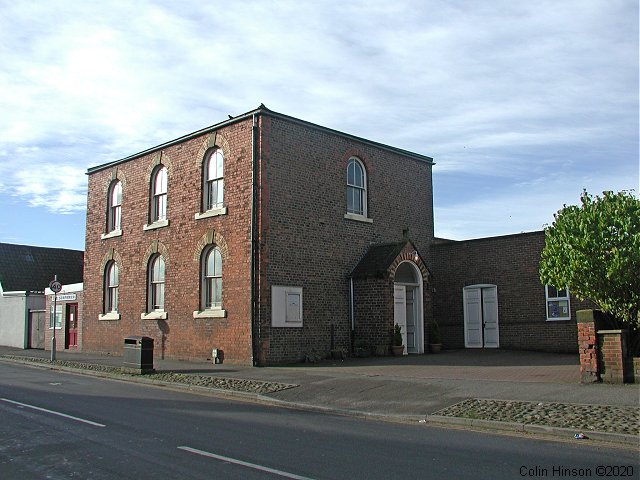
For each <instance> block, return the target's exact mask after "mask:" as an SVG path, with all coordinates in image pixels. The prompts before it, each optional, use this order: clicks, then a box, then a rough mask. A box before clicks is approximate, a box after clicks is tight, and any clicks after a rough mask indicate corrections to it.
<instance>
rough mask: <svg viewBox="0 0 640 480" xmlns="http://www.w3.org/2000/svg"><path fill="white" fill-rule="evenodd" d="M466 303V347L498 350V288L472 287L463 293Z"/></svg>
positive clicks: (465, 289) (491, 286)
mask: <svg viewBox="0 0 640 480" xmlns="http://www.w3.org/2000/svg"><path fill="white" fill-rule="evenodd" d="M462 293H463V294H462V297H463V302H464V346H465V347H467V348H483V347H484V348H498V347H499V346H500V333H499V330H498V288H497V287H496V286H495V285H472V286H470V287H465V288H464V289H463V291H462Z"/></svg>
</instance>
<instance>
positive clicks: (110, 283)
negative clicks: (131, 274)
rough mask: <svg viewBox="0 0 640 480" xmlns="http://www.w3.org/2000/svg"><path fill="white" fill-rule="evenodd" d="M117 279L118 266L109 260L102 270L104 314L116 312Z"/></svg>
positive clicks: (118, 275) (118, 279) (118, 280)
mask: <svg viewBox="0 0 640 480" xmlns="http://www.w3.org/2000/svg"><path fill="white" fill-rule="evenodd" d="M119 277H120V274H119V272H118V265H117V264H116V262H114V261H113V260H111V261H110V262H109V263H107V266H106V267H105V270H104V313H111V312H117V311H118V285H119V282H120V278H119Z"/></svg>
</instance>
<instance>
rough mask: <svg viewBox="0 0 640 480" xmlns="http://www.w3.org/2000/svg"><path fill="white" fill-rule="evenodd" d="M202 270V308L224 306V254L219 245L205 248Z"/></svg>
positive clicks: (209, 308) (208, 308)
mask: <svg viewBox="0 0 640 480" xmlns="http://www.w3.org/2000/svg"><path fill="white" fill-rule="evenodd" d="M201 270H202V279H201V296H202V306H201V308H202V309H204V310H211V309H218V308H222V255H221V254H220V250H218V248H217V247H214V246H211V247H209V248H207V249H206V250H204V252H203V253H202V267H201Z"/></svg>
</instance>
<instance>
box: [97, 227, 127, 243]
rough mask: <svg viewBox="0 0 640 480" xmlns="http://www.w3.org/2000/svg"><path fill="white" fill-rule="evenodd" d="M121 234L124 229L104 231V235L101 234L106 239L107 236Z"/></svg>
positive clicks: (118, 235) (111, 236)
mask: <svg viewBox="0 0 640 480" xmlns="http://www.w3.org/2000/svg"><path fill="white" fill-rule="evenodd" d="M120 236H122V230H120V229H118V230H112V231H110V232H109V233H103V234H102V235H100V238H101V239H102V240H106V239H107V238H113V237H120Z"/></svg>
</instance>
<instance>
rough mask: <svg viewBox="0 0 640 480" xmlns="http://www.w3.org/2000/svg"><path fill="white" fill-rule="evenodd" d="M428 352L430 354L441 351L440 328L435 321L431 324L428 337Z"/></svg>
mask: <svg viewBox="0 0 640 480" xmlns="http://www.w3.org/2000/svg"><path fill="white" fill-rule="evenodd" d="M429 350H431V353H438V352H439V351H440V350H442V339H441V338H440V326H439V325H438V322H436V321H435V320H434V321H433V322H431V336H430V337H429Z"/></svg>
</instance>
